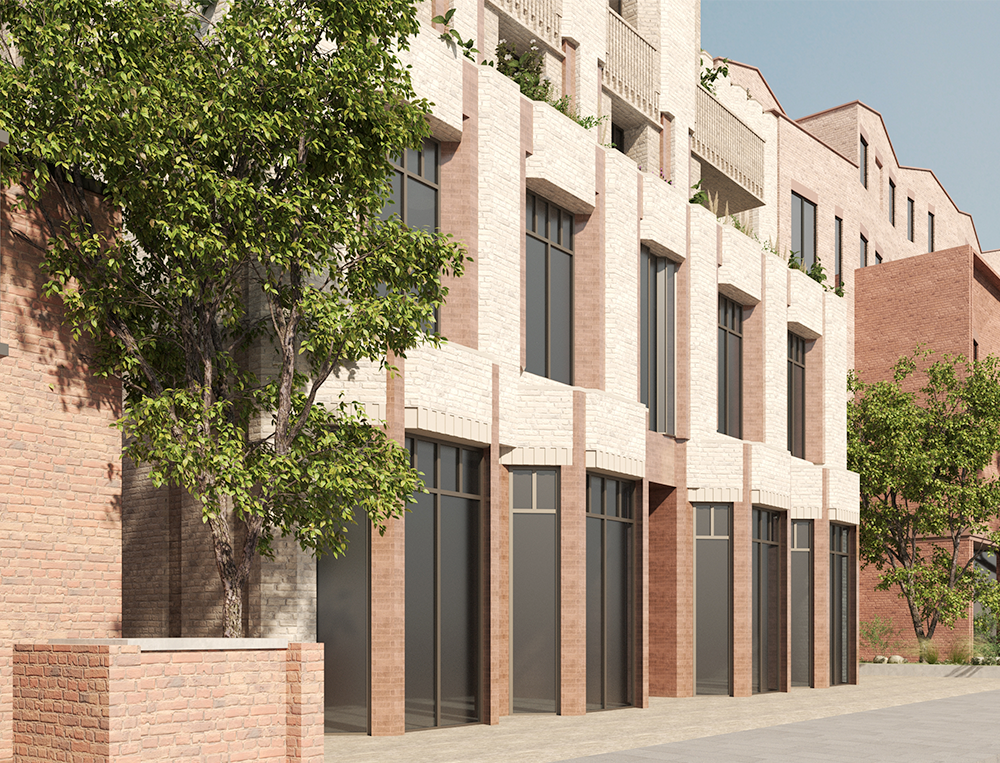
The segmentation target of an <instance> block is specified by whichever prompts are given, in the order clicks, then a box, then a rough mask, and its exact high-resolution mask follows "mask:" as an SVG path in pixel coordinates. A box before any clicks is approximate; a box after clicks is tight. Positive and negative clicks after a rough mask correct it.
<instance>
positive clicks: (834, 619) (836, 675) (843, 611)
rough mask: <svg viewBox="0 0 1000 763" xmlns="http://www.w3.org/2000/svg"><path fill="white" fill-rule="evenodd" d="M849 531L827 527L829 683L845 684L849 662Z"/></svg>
mask: <svg viewBox="0 0 1000 763" xmlns="http://www.w3.org/2000/svg"><path fill="white" fill-rule="evenodd" d="M851 534H852V531H851V528H850V527H845V526H843V525H830V684H831V685H836V684H846V683H847V682H848V680H849V679H850V674H849V672H848V668H849V666H850V660H851V652H852V650H851V648H850V647H851V632H850V631H851V627H850V613H851V598H852V597H851V574H850V548H851Z"/></svg>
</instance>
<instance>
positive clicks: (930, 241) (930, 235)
mask: <svg viewBox="0 0 1000 763" xmlns="http://www.w3.org/2000/svg"><path fill="white" fill-rule="evenodd" d="M927 251H928V252H933V251H934V215H933V214H932V213H931V212H928V213H927Z"/></svg>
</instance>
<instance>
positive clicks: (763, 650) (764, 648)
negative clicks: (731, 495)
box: [751, 507, 784, 692]
mask: <svg viewBox="0 0 1000 763" xmlns="http://www.w3.org/2000/svg"><path fill="white" fill-rule="evenodd" d="M780 533H781V515H780V514H778V512H776V511H766V510H764V509H758V508H756V507H755V508H754V510H753V538H752V540H751V544H752V560H751V564H752V569H753V575H752V577H753V580H752V581H751V583H752V586H753V602H752V603H753V623H752V631H753V660H752V665H751V684H752V688H753V691H755V692H768V691H778V689H779V688H780V687H779V681H780V672H781V651H782V650H781V642H782V641H783V640H784V639H782V638H781V622H780V621H781V616H780V613H781V558H780V557H781V554H780V550H779V547H778V538H779V537H780Z"/></svg>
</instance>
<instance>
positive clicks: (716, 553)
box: [694, 504, 732, 694]
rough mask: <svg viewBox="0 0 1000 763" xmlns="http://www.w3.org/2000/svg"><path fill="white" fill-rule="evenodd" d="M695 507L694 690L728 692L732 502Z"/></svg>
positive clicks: (705, 692) (730, 649) (730, 641)
mask: <svg viewBox="0 0 1000 763" xmlns="http://www.w3.org/2000/svg"><path fill="white" fill-rule="evenodd" d="M694 508H695V516H696V518H697V522H696V528H695V529H696V532H697V536H696V537H695V692H696V693H697V694H729V692H730V664H731V660H730V657H731V654H732V620H731V612H732V602H731V594H730V579H731V571H730V570H731V560H732V549H731V547H730V538H729V532H730V527H729V513H730V512H729V509H730V506H729V505H728V504H714V505H713V504H695V507H694ZM709 519H711V522H710V523H709V521H708V520H709ZM707 525H708V526H707ZM703 531H704V534H703Z"/></svg>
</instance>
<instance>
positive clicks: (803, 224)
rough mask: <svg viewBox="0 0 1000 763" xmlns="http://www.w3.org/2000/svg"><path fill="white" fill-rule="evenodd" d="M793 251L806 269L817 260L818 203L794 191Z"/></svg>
mask: <svg viewBox="0 0 1000 763" xmlns="http://www.w3.org/2000/svg"><path fill="white" fill-rule="evenodd" d="M792 251H793V252H795V255H796V256H797V257H798V258H799V262H801V263H802V265H803V267H805V269H806V270H808V269H809V268H811V267H812V266H813V263H815V262H816V205H815V204H813V203H812V202H811V201H808V200H807V199H804V198H802V197H801V196H799V195H798V194H797V193H795V192H794V191H793V192H792Z"/></svg>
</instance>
